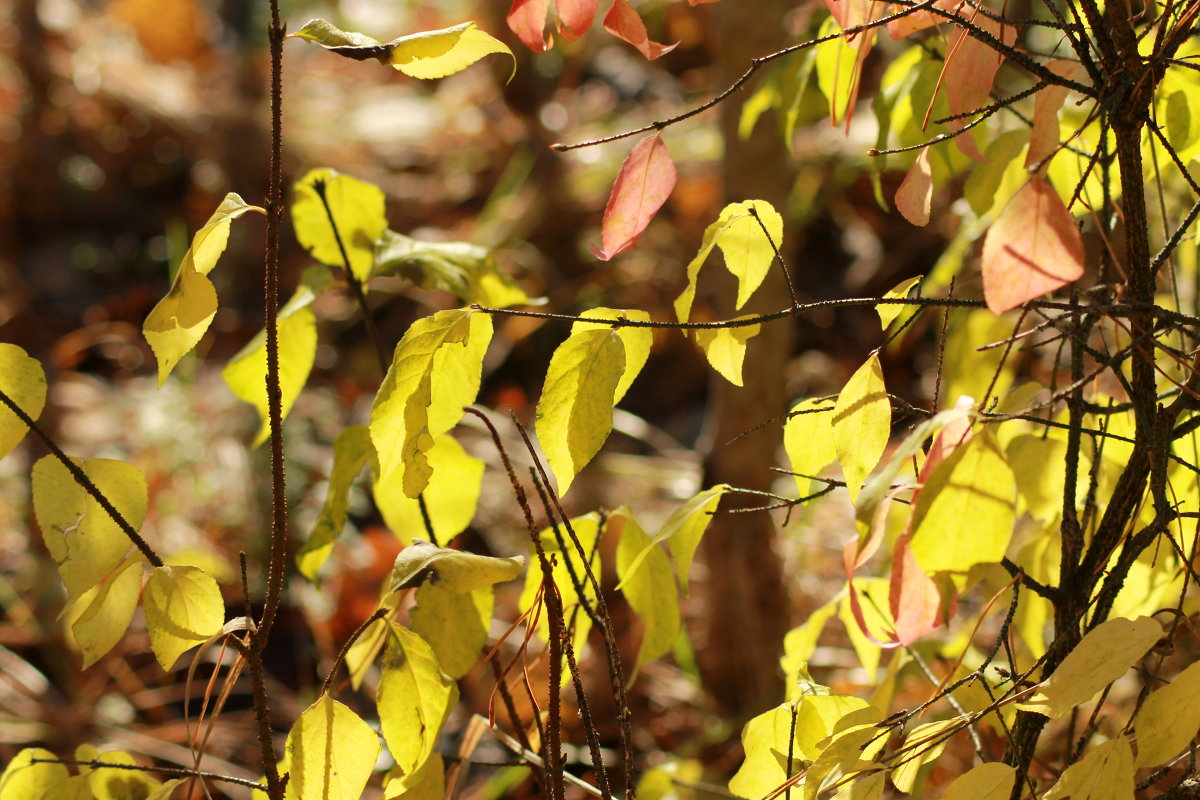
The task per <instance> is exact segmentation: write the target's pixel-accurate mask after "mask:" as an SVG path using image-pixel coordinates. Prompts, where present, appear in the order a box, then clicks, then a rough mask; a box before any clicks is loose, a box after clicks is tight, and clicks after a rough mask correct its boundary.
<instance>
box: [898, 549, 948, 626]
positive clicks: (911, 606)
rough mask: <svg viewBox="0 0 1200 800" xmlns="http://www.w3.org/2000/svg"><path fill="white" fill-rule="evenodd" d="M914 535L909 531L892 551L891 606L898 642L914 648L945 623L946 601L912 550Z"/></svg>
mask: <svg viewBox="0 0 1200 800" xmlns="http://www.w3.org/2000/svg"><path fill="white" fill-rule="evenodd" d="M910 539H912V534H910V533H908V532H907V531H906V532H905V533H903V534H901V535H900V536H899V537H897V539H896V546H895V547H894V548H893V549H892V581H891V587H890V589H889V592H888V605H890V606H891V609H892V619H894V620H895V621H896V639H898V640H899V642H900V644H902V645H905V646H907V645H910V644H912V643H913V642H915V641H916V640H917V639H920V638H921V637H922V636H924V635H925V634H927V633H929V632H930V631H931V630H933V629H934V628H936V627H937V626H938V625H941V624H942V622H944V621H945V618H944V616H943V614H942V598H941V595H940V594H938V588H937V584H936V583H934V582H933V579H932V578H930V577H929V576H928V575H926V574H925V573H924V572H923V571H922V570H921V567H920V566H919V565H918V564H917V558H916V556H914V555H913V553H912V549H911V548H910V547H909V546H908V543H909V540H910Z"/></svg>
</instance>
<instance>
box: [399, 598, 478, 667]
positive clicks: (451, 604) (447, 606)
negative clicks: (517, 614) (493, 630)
mask: <svg viewBox="0 0 1200 800" xmlns="http://www.w3.org/2000/svg"><path fill="white" fill-rule="evenodd" d="M493 596H494V590H493V589H492V587H491V586H484V587H481V588H479V589H475V590H473V591H470V592H456V591H454V590H453V589H451V588H448V587H446V586H444V585H441V584H436V583H426V584H424V585H422V586H421V588H419V589H417V606H416V608H414V609H413V610H412V611H411V612H410V613H409V621H410V624H411V625H412V629H413V630H414V631H416V633H417V634H418V635H419V636H420V637H421V638H422V639H424V640H425V641H426V642H428V643H429V647H430V648H431V649H432V650H433V654H434V656H436V658H437V662H438V664H440V665H441V668H442V670H443V671H444V672H445V673H446V674H447V675H449V676H450V677H451V678H454V679H455V680H457V679H458V678H461V677H462V676H464V675H466V674H467V672H468V671H470V669H471V667H473V666H475V662H476V661H478V660H479V654H480V651H482V650H483V648H484V647H485V646H486V645H487V637H488V626H489V624H490V623H491V621H492V601H493Z"/></svg>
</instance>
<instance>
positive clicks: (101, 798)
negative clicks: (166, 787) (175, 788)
mask: <svg viewBox="0 0 1200 800" xmlns="http://www.w3.org/2000/svg"><path fill="white" fill-rule="evenodd" d="M97 759H98V760H100V761H103V762H104V763H106V764H124V765H129V766H134V765H136V764H137V761H136V760H134V758H133V756H131V755H129V754H128V753H123V752H121V751H120V750H109V751H107V752H104V753H100V754H99V755H98V756H97ZM80 774H84V773H83V770H82V769H80ZM86 776H87V783H88V788H90V789H91V792H92V798H93V800H130V798H134V797H146V798H148V797H149V796H150V795H151V794H152V793H154V792H156V791H158V790H159V789H161V788H162V784H161V783H160V782H159V781H157V780H155V779H154V778H152V777H150V775H149V774H148V773H146V772H141V771H139V770H128V769H105V768H104V767H91V768H89V770H88V772H87V773H86Z"/></svg>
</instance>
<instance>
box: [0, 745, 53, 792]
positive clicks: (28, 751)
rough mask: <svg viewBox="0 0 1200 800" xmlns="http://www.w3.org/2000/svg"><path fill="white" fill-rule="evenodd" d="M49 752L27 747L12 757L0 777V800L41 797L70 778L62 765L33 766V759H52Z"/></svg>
mask: <svg viewBox="0 0 1200 800" xmlns="http://www.w3.org/2000/svg"><path fill="white" fill-rule="evenodd" d="M54 757H55V755H54V754H53V753H51V752H50V751H49V750H43V749H42V748H40V747H27V748H25V749H24V750H22V751H21V752H19V753H17V754H16V756H14V757H13V760H12V761H9V762H8V766H6V767H5V768H4V774H2V775H0V800H30V798H38V797H42V796H43V795H44V794H45V793H46V792H48V791H50V789H52V788H53V787H55V786H57V785H58V784H60V783H63V782H65V781H66V780H67V778H68V777H70V774H69V773H68V771H67V768H66V766H64V765H63V764H49V763H39V764H34V763H32V762H33V759H35V758H54Z"/></svg>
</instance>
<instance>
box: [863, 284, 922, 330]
mask: <svg viewBox="0 0 1200 800" xmlns="http://www.w3.org/2000/svg"><path fill="white" fill-rule="evenodd" d="M923 277H924V276H922V275H918V276H917V277H915V278H909V279H908V280H904V281H901V282H900V283H898V284H896V286H895V287H893V288H892V289H891V291H889V292H888V293H887V294H885V295H884V296H883V297H884V299H885V300H903V299H905V298H907V297H908V295H909V293H910V292H912V288H913V287H914V286H916V285H917V284H919V283H920V282H921V279H922V278H923ZM908 308H909V307H908V306H905V305H902V304H900V303H881V304H878V305H876V306H875V313H876V314H878V315H879V324H880V325H882V326H883V329H884V330H885V331H886V330H887V329H888V326H890V325H891V324H892V323H893V322H895V321H896V318H897V317H899V316H900V315H901V314H903V313H904V312H905V311H906V310H908Z"/></svg>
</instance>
